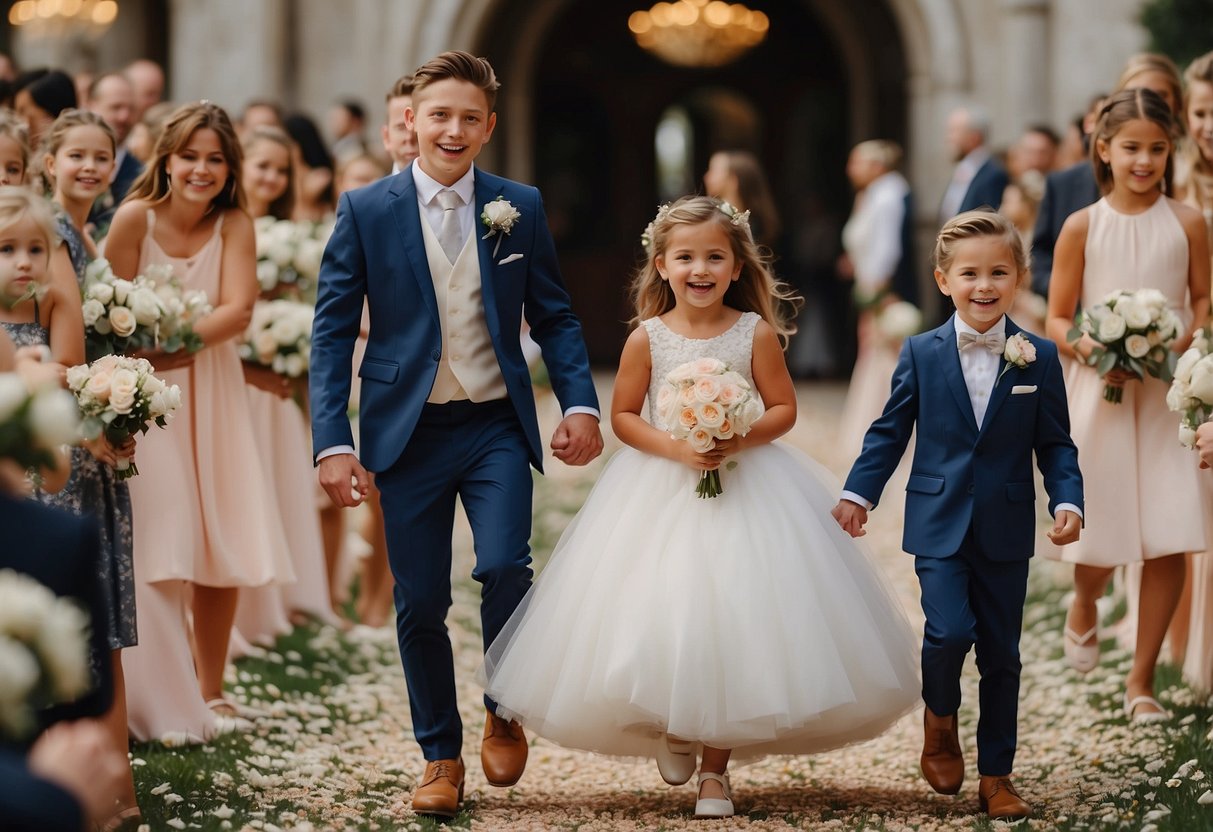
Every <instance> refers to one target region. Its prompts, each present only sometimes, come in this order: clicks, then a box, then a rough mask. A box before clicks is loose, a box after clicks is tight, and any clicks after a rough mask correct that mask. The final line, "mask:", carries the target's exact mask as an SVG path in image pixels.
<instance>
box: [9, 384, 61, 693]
mask: <svg viewBox="0 0 1213 832" xmlns="http://www.w3.org/2000/svg"><path fill="white" fill-rule="evenodd" d="M79 442H80V411H79V409H78V408H77V407H76V401H75V399H74V398H73V397H72V395H71V394H70V393H68V392H67V391H66V390H63V389H62V388H60V387H58V386H56V385H54V384H49V385H48V384H38V383H34V382H32V381H30V380H29V379H28V378H27V377H26V376H24V375H22V374H21V373H0V458H3V459H11V460H13V461H14V462H15V463H17V465H19V466H20V467H21V468H23V469H25V470H31V469H32V470H34V471H37V470H38V469H40V468H55V467H56V465H57V464H58V457H57V454H56V451H57V449H58V448H60V447H61V446H63V445H76V444H78V443H79ZM0 675H3V671H0Z"/></svg>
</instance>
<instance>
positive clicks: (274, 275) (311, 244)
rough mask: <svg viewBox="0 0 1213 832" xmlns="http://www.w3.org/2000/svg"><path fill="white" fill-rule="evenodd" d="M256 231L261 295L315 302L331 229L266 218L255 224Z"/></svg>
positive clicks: (324, 226)
mask: <svg viewBox="0 0 1213 832" xmlns="http://www.w3.org/2000/svg"><path fill="white" fill-rule="evenodd" d="M254 228H255V230H256V236H257V282H258V283H260V284H261V291H262V292H266V293H272V294H275V295H278V294H292V295H295V296H297V297H300V298H313V297H314V295H315V291H316V284H317V281H318V280H319V278H320V260H321V258H322V257H323V255H324V246H325V244H326V243H327V242H328V238H329V235H330V234H332V231H333V229H332V226H327V225H323V224H321V223H315V222H303V221H301V222H293V221H291V220H279V219H275V218H274V217H271V216H265V217H260V218H258V219H257V220H256V221H255V223H254Z"/></svg>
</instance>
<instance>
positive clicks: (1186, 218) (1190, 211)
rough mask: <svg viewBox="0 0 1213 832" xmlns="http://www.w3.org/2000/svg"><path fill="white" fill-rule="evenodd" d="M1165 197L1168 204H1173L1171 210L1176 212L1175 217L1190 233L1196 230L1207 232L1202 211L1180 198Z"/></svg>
mask: <svg viewBox="0 0 1213 832" xmlns="http://www.w3.org/2000/svg"><path fill="white" fill-rule="evenodd" d="M1165 199H1166V200H1167V204H1168V205H1169V206H1171V210H1172V211H1174V212H1175V218H1176V219H1177V220H1179V223H1180V225H1182V226H1183V227H1184V231H1187V232H1188V234H1189V235H1191V234H1192V233H1193V232H1194V231H1195V232H1197V233H1200V234H1205V233H1207V229H1206V228H1205V218H1204V215H1203V214H1202V213H1201V212H1200V211H1198V210H1196V209H1195V208H1193V207H1192V206H1191V205H1188V204H1187V203H1185V202H1180V201H1179V200H1178V199H1172V198H1171V197H1169V196H1168V197H1165Z"/></svg>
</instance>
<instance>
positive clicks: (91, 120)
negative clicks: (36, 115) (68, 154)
mask: <svg viewBox="0 0 1213 832" xmlns="http://www.w3.org/2000/svg"><path fill="white" fill-rule="evenodd" d="M77 127H96V128H97V129H98V130H100V131H101V132H102V133H104V134H105V136H106V138H107V139H109V140H110V151H111V152H112V153H113V158H114V159H115V160H116V159H117V154H118V137H117V136H116V135H115V134H114V128H112V127H110V126H109V125H108V124H106V123H105V120H104V119H103V118H101V116H99V115H97V114H96V113H92V112H89V111H88V110H78V109H75V108H72V109H70V110H64V111H63V112H62V113H60V114H59V116H58V117H57V118H56V119H55V121H54V123H53V124H52V125H51V126H50V129H49V130H47V131H46V136H45V138H43V140H42V147H41V148H40V149H41V153H40V154H39V155H38V159H37V167H38V174H39V175H40V176H41V177H42V179H43V181H44V182H45V184H46V189H47V191H48V192H50V193H52V194H53V193H54V190H55V177H54V176H52V175H51V172H50V171H49V170H47V168H46V157H47V156H52V157H53V156H54V155H55V154H56V153H58V152H59V150H60V148H62V147H63V142H64V141H65V140H66V139H67V134H68V133H69V132H70V131H72V130H74V129H76V128H77Z"/></svg>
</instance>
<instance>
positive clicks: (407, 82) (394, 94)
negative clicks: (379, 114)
mask: <svg viewBox="0 0 1213 832" xmlns="http://www.w3.org/2000/svg"><path fill="white" fill-rule="evenodd" d="M413 83H414V82H413V76H412V75H401V76H400V77H399V78H397V79H396V83H394V84H392V88H391V89H390V90H388V91H387V95H386V96H385V98H384V103H385V104H391V103H392V99H393V98H404V97H405V96H406V95H409V96H411V95H412V94H413Z"/></svg>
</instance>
